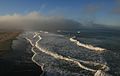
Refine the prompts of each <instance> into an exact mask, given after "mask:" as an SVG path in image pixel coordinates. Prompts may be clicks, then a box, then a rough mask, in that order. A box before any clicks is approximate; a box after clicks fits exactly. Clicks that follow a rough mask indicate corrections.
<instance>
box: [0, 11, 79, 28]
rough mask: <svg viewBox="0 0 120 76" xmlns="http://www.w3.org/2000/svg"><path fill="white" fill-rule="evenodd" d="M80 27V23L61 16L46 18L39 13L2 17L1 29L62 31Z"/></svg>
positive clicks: (0, 20) (0, 21)
mask: <svg viewBox="0 0 120 76" xmlns="http://www.w3.org/2000/svg"><path fill="white" fill-rule="evenodd" d="M79 26H80V23H79V22H76V21H73V20H70V19H65V18H64V17H61V16H44V15H41V14H40V13H38V12H31V13H28V14H26V15H21V14H13V15H5V16H0V29H3V30H10V29H14V30H62V29H77V28H79Z"/></svg>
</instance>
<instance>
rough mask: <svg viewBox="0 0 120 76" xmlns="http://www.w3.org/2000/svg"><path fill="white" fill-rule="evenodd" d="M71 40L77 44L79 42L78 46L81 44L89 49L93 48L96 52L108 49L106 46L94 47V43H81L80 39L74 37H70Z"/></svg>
mask: <svg viewBox="0 0 120 76" xmlns="http://www.w3.org/2000/svg"><path fill="white" fill-rule="evenodd" d="M70 41H71V42H74V43H76V44H77V45H78V46H80V47H84V48H87V49H89V50H93V51H95V52H103V51H105V50H106V49H104V48H100V47H94V46H92V45H88V44H83V43H80V42H79V41H78V40H75V39H73V38H70Z"/></svg>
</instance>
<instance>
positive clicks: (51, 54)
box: [26, 33, 107, 72]
mask: <svg viewBox="0 0 120 76" xmlns="http://www.w3.org/2000/svg"><path fill="white" fill-rule="evenodd" d="M35 37H38V38H39V39H38V40H37V41H36V42H35V44H33V43H32V41H31V40H30V39H29V38H26V39H27V40H28V41H29V42H30V44H31V45H32V46H33V47H35V48H37V49H38V50H40V51H42V52H43V53H46V54H48V55H50V56H52V57H54V58H56V59H61V60H66V61H69V62H73V63H74V64H77V65H78V66H79V67H80V68H82V69H85V70H88V71H92V72H97V71H98V70H94V69H91V68H88V67H85V66H83V65H82V64H81V63H80V62H83V63H87V64H90V63H91V64H96V65H98V64H100V63H94V62H89V61H82V60H77V59H74V58H67V57H63V56H62V55H58V54H57V53H53V52H50V51H47V50H45V49H43V48H41V47H39V44H38V42H39V41H40V40H41V39H42V38H41V36H40V35H39V33H35V35H34V38H35ZM32 51H33V52H34V53H35V51H34V50H33V48H32ZM35 55H36V53H35V54H34V56H35ZM34 56H33V57H32V60H33V61H34V62H35V63H36V64H38V65H39V66H41V65H40V64H39V63H38V62H36V61H35V60H34V59H33V58H34ZM100 65H102V66H103V67H102V68H105V69H106V67H107V66H106V65H104V64H100Z"/></svg>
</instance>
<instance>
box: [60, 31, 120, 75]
mask: <svg viewBox="0 0 120 76" xmlns="http://www.w3.org/2000/svg"><path fill="white" fill-rule="evenodd" d="M119 32H120V31H119V30H81V31H80V33H78V32H77V31H72V32H69V31H66V32H61V34H64V35H66V36H69V37H73V36H74V37H75V39H76V40H78V41H80V42H81V43H84V44H90V45H93V46H98V47H102V48H105V49H107V50H108V51H107V52H104V53H102V56H103V58H104V59H105V61H106V62H107V64H108V66H109V67H110V71H109V73H111V74H112V75H113V76H119V75H120V65H119V64H120V34H119Z"/></svg>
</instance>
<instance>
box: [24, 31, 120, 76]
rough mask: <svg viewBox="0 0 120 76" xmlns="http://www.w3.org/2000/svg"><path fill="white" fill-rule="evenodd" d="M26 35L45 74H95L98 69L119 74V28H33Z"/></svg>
mask: <svg viewBox="0 0 120 76" xmlns="http://www.w3.org/2000/svg"><path fill="white" fill-rule="evenodd" d="M23 36H24V37H25V38H26V40H27V41H28V43H30V44H31V45H32V47H31V49H30V50H31V51H32V52H33V53H34V55H33V57H32V60H33V62H35V63H36V64H37V65H38V66H40V67H42V70H43V71H44V72H43V73H42V74H43V76H93V75H94V74H96V73H97V71H99V70H102V71H103V72H104V73H106V74H110V75H113V76H119V75H120V66H119V62H120V59H119V57H120V53H119V47H118V46H119V33H118V32H117V31H116V32H115V31H114V32H112V31H104V32H103V31H102V32H101V31H90V30H89V31H88V30H87V31H59V32H55V33H51V32H45V31H37V32H35V31H34V32H26V33H24V35H23ZM70 38H72V39H73V41H72V40H71V39H70ZM116 47H117V48H116ZM110 75H109V76H110Z"/></svg>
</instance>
